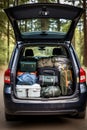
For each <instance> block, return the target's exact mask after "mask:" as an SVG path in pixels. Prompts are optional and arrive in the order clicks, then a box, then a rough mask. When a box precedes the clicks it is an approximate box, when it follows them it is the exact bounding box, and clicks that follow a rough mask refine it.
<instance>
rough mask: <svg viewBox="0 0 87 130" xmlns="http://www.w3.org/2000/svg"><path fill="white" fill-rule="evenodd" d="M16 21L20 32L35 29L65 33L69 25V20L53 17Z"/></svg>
mask: <svg viewBox="0 0 87 130" xmlns="http://www.w3.org/2000/svg"><path fill="white" fill-rule="evenodd" d="M17 22H18V27H19V28H20V32H21V33H24V32H36V31H49V32H52V31H53V32H58V31H59V32H64V33H67V32H68V30H69V27H70V25H71V20H68V19H67V20H65V19H53V18H45V19H44V18H41V19H40V18H39V19H25V20H18V21H17Z"/></svg>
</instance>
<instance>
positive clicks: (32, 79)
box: [17, 73, 37, 85]
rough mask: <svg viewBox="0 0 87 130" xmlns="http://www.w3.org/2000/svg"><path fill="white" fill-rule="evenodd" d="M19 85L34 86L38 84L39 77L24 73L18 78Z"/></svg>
mask: <svg viewBox="0 0 87 130" xmlns="http://www.w3.org/2000/svg"><path fill="white" fill-rule="evenodd" d="M17 79H18V83H17V84H19V85H33V84H35V83H36V82H37V77H36V75H35V74H30V73H24V74H21V75H19V76H17Z"/></svg>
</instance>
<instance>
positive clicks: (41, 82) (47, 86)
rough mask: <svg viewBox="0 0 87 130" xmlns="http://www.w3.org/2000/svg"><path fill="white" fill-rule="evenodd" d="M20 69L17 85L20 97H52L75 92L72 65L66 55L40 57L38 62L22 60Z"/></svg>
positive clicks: (17, 92)
mask: <svg viewBox="0 0 87 130" xmlns="http://www.w3.org/2000/svg"><path fill="white" fill-rule="evenodd" d="M27 64H28V66H27ZM36 65H37V66H36ZM20 69H21V72H18V75H17V86H16V94H17V97H18V98H23V99H25V98H35V97H38V98H39V97H43V98H51V97H58V96H60V95H61V96H65V95H71V94H72V93H73V89H72V86H73V78H72V67H71V63H70V60H69V59H68V58H66V57H63V56H61V57H58V56H53V57H46V58H40V59H39V60H38V61H37V63H35V62H30V63H29V62H27V63H25V62H21V67H20ZM23 71H24V72H23Z"/></svg>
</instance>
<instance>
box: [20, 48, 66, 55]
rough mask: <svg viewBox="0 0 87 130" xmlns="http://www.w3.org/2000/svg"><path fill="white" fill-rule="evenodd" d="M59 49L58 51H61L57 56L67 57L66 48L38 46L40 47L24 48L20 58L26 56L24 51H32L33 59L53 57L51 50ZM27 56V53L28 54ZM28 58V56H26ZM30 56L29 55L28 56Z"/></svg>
mask: <svg viewBox="0 0 87 130" xmlns="http://www.w3.org/2000/svg"><path fill="white" fill-rule="evenodd" d="M57 48H58V49H59V51H61V54H60V53H59V52H58V53H59V55H63V56H66V57H67V56H68V54H67V50H66V48H64V47H62V46H59V47H51V46H50V47H48V46H46V47H45V46H40V47H25V48H23V49H24V50H23V51H22V54H21V56H23V57H25V56H26V51H28V50H29V51H31V50H32V51H33V55H32V56H34V57H49V56H53V55H54V54H53V50H54V49H57ZM28 54H29V53H28ZM28 56H29V55H28ZM30 56H31V54H30Z"/></svg>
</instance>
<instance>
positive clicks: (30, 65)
mask: <svg viewBox="0 0 87 130" xmlns="http://www.w3.org/2000/svg"><path fill="white" fill-rule="evenodd" d="M19 69H20V71H21V72H35V71H36V61H21V62H20V67H19Z"/></svg>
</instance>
